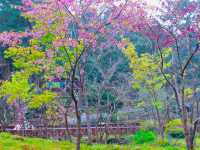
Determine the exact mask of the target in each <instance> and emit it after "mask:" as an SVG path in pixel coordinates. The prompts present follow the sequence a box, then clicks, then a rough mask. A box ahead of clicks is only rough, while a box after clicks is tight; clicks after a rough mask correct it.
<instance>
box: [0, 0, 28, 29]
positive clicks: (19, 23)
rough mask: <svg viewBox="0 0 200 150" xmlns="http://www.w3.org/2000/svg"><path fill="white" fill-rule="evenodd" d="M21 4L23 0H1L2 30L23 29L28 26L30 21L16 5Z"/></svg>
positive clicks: (0, 27) (0, 18)
mask: <svg viewBox="0 0 200 150" xmlns="http://www.w3.org/2000/svg"><path fill="white" fill-rule="evenodd" d="M20 4H21V0H1V1H0V21H1V23H0V32H3V31H22V30H24V29H25V27H27V24H28V21H27V20H26V19H25V18H23V17H22V16H21V13H20V11H19V10H17V9H16V8H15V7H14V6H15V5H18V6H19V5H20Z"/></svg>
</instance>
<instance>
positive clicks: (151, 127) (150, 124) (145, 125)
mask: <svg viewBox="0 0 200 150" xmlns="http://www.w3.org/2000/svg"><path fill="white" fill-rule="evenodd" d="M140 128H141V129H143V130H145V131H155V130H156V127H155V121H154V120H144V121H140Z"/></svg>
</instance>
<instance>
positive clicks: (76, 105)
mask: <svg viewBox="0 0 200 150" xmlns="http://www.w3.org/2000/svg"><path fill="white" fill-rule="evenodd" d="M75 111H76V119H77V123H76V126H77V135H76V136H77V139H76V150H80V144H81V116H80V112H79V110H78V103H77V102H75Z"/></svg>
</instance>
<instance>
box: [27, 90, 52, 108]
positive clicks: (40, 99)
mask: <svg viewBox="0 0 200 150" xmlns="http://www.w3.org/2000/svg"><path fill="white" fill-rule="evenodd" d="M55 98H56V94H55V93H53V92H51V91H48V90H45V91H43V92H42V93H41V94H33V95H32V97H31V99H32V100H31V101H30V103H29V104H28V106H29V108H39V107H41V106H42V105H44V104H48V103H49V102H51V101H53V100H54V99H55Z"/></svg>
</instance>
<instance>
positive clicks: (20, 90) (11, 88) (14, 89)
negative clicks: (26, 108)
mask: <svg viewBox="0 0 200 150" xmlns="http://www.w3.org/2000/svg"><path fill="white" fill-rule="evenodd" d="M30 89H31V85H30V84H29V82H28V75H27V74H26V73H24V72H16V73H15V74H14V75H12V79H11V81H5V82H4V83H3V84H2V86H1V87H0V96H1V97H2V96H8V99H7V102H8V103H9V104H11V103H12V102H14V101H15V100H21V99H23V100H25V101H26V100H27V99H28V98H29V91H30Z"/></svg>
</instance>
